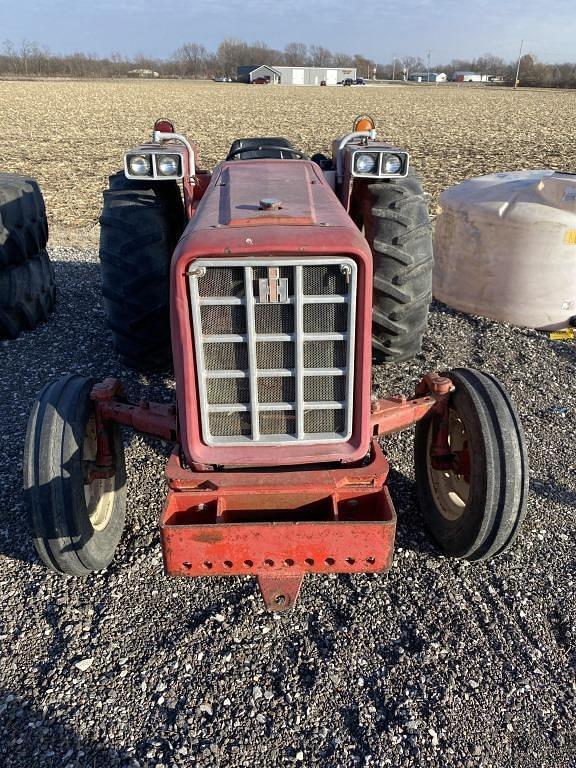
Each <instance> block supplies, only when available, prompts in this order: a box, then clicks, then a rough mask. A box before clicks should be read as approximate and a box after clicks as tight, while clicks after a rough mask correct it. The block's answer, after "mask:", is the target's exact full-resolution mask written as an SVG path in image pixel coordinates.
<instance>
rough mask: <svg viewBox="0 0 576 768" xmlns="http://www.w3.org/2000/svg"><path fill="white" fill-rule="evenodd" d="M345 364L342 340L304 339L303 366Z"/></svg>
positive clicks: (337, 366)
mask: <svg viewBox="0 0 576 768" xmlns="http://www.w3.org/2000/svg"><path fill="white" fill-rule="evenodd" d="M345 365H346V343H345V342H344V341H305V342H304V367H305V368H342V367H343V366H345Z"/></svg>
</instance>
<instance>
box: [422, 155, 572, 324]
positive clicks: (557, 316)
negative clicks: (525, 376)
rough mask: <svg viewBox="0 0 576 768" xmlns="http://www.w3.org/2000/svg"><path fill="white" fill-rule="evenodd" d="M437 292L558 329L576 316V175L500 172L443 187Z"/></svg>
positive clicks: (477, 308)
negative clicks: (445, 188) (453, 185)
mask: <svg viewBox="0 0 576 768" xmlns="http://www.w3.org/2000/svg"><path fill="white" fill-rule="evenodd" d="M440 205H441V209H442V210H441V214H440V215H439V216H438V218H437V220H436V231H435V239H434V258H435V266H434V295H435V297H436V298H437V299H439V300H440V301H443V302H444V303H445V304H448V305H449V306H451V307H454V308H455V309H459V310H463V311H464V312H470V313H472V314H477V315H484V316H486V317H490V318H493V319H495V320H499V321H501V322H507V323H513V324H515V325H522V326H526V327H529V328H539V329H543V330H555V329H558V328H565V327H566V326H567V325H569V322H570V320H571V318H574V317H575V316H576V175H575V174H568V173H555V172H554V171H550V170H548V171H544V170H540V171H519V172H513V173H495V174H491V175H489V176H481V177H478V178H475V179H470V180H469V181H465V182H463V183H462V184H458V185H457V186H455V187H451V188H450V189H447V190H446V191H445V192H443V193H442V195H441V197H440Z"/></svg>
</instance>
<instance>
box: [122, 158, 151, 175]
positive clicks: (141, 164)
mask: <svg viewBox="0 0 576 768" xmlns="http://www.w3.org/2000/svg"><path fill="white" fill-rule="evenodd" d="M150 159H151V158H150V155H128V158H127V161H128V162H127V165H128V170H129V171H130V174H131V175H132V176H149V175H150V171H151V169H152V164H151V162H150Z"/></svg>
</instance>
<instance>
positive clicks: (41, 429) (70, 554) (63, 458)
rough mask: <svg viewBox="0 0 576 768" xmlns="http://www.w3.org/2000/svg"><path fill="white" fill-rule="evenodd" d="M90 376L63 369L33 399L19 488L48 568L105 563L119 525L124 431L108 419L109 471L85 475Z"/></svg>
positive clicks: (89, 453) (91, 433) (72, 570)
mask: <svg viewBox="0 0 576 768" xmlns="http://www.w3.org/2000/svg"><path fill="white" fill-rule="evenodd" d="M93 385H94V381H93V380H91V379H87V378H85V377H84V376H78V375H73V374H72V375H69V376H65V377H64V378H62V379H60V380H58V381H55V382H53V383H51V384H48V385H47V386H46V387H44V389H43V390H42V391H41V392H40V394H39V395H38V397H37V399H36V401H35V402H34V405H33V408H32V412H31V414H30V418H29V421H28V431H27V433H26V444H25V448H24V495H25V501H26V507H27V511H28V522H29V529H30V533H31V535H32V538H33V542H34V546H35V548H36V551H37V553H38V555H39V557H40V559H41V560H42V561H43V562H44V564H45V565H46V566H48V568H50V569H51V570H54V571H58V572H60V573H67V574H70V575H72V576H83V575H86V574H88V573H91V572H92V571H99V570H102V569H103V568H106V566H107V565H109V563H110V562H111V561H112V558H113V557H114V553H115V551H116V547H117V546H118V542H119V541H120V537H121V535H122V531H123V529H124V519H125V515H126V467H125V463H124V447H123V444H122V435H121V432H120V429H119V427H118V425H117V424H112V425H111V426H110V430H111V432H110V439H111V444H112V449H113V455H114V468H113V469H114V474H113V476H112V477H109V478H106V479H91V478H90V475H89V469H90V467H91V466H92V463H93V462H94V460H95V458H96V427H95V419H94V411H93V407H92V401H91V399H90V391H91V389H92V387H93Z"/></svg>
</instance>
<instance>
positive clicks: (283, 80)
mask: <svg viewBox="0 0 576 768" xmlns="http://www.w3.org/2000/svg"><path fill="white" fill-rule="evenodd" d="M260 78H263V79H264V80H266V81H267V82H269V83H271V84H273V85H320V83H321V82H322V81H324V82H325V83H326V85H336V84H337V83H340V82H342V80H346V79H352V80H356V68H355V67H284V66H278V67H277V66H273V67H271V66H269V65H267V64H262V65H261V66H259V67H252V66H243V67H238V80H239V81H240V82H245V83H253V82H254V81H256V80H260Z"/></svg>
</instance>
